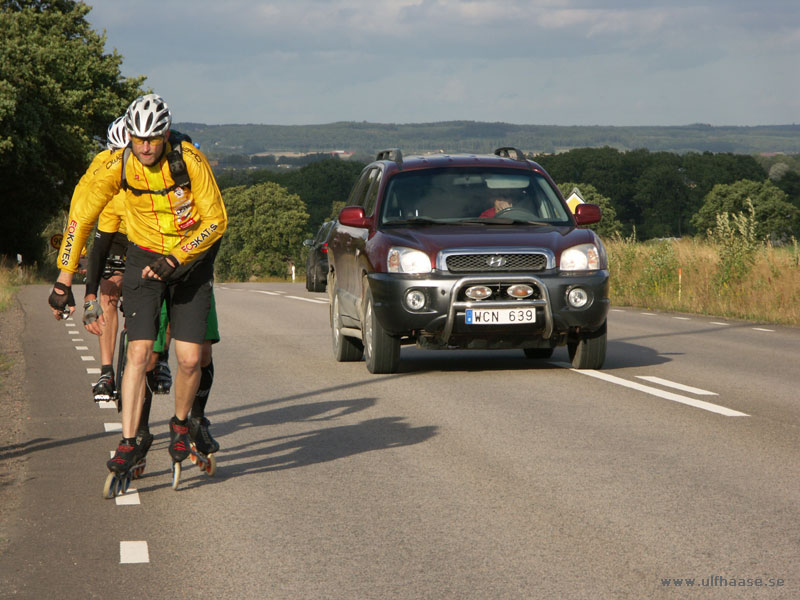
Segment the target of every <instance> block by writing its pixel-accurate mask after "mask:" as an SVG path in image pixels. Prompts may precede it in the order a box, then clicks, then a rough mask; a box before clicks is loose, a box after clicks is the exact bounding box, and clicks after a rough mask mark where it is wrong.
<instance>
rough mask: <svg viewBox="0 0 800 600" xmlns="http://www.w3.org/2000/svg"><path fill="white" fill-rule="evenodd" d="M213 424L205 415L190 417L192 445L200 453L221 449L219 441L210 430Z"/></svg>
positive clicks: (212, 452) (207, 453)
mask: <svg viewBox="0 0 800 600" xmlns="http://www.w3.org/2000/svg"><path fill="white" fill-rule="evenodd" d="M209 425H211V423H210V422H209V420H208V419H206V418H205V417H192V418H191V419H189V439H190V440H192V445H193V446H194V447H195V449H196V450H197V452H199V453H200V454H205V455H206V456H208V455H209V454H214V453H215V452H216V451H217V450H219V443H217V440H215V439H214V438H213V437H211V432H210V431H209V430H208V426H209Z"/></svg>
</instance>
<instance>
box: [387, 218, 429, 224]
mask: <svg viewBox="0 0 800 600" xmlns="http://www.w3.org/2000/svg"><path fill="white" fill-rule="evenodd" d="M431 223H442V221H439V220H438V219H431V218H430V217H411V218H410V219H398V220H396V221H395V220H392V221H384V222H383V224H384V225H419V224H422V225H430V224H431Z"/></svg>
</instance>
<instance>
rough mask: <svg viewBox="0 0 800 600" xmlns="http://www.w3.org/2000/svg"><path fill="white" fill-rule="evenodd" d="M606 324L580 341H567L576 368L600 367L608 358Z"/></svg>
mask: <svg viewBox="0 0 800 600" xmlns="http://www.w3.org/2000/svg"><path fill="white" fill-rule="evenodd" d="M606 335H607V334H606V324H605V323H603V326H602V327H601V328H600V329H599V330H598V331H597V332H595V333H594V334H593V337H590V338H584V339H582V340H580V341H578V342H567V350H568V351H569V359H570V361H572V366H573V367H575V368H576V369H599V368H600V367H602V366H603V363H604V362H605V360H606Z"/></svg>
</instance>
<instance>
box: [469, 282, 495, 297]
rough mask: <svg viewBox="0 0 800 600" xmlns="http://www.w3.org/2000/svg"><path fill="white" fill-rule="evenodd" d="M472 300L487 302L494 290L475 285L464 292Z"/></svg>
mask: <svg viewBox="0 0 800 600" xmlns="http://www.w3.org/2000/svg"><path fill="white" fill-rule="evenodd" d="M464 293H465V294H466V295H467V298H469V299H470V300H485V299H486V298H488V297H489V296H491V295H492V288H490V287H489V286H488V285H473V286H472V287H468V288H467V290H466V291H465V292H464Z"/></svg>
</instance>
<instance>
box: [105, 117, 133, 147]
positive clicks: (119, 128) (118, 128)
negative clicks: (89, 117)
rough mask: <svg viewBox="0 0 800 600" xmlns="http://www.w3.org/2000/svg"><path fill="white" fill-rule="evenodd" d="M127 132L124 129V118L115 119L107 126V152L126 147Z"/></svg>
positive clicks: (128, 138)
mask: <svg viewBox="0 0 800 600" xmlns="http://www.w3.org/2000/svg"><path fill="white" fill-rule="evenodd" d="M129 140H130V137H128V130H127V129H125V117H124V116H123V117H117V118H116V119H114V122H113V123H111V125H109V126H108V132H107V133H106V147H107V148H108V149H109V150H118V149H119V148H124V147H125V146H127V145H128V141H129Z"/></svg>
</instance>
